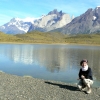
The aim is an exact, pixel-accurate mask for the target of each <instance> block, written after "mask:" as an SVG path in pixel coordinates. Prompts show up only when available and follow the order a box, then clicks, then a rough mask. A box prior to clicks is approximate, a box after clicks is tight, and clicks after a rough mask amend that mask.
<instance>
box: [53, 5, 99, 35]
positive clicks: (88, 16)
mask: <svg viewBox="0 0 100 100" xmlns="http://www.w3.org/2000/svg"><path fill="white" fill-rule="evenodd" d="M53 31H59V32H61V33H63V34H80V33H81V34H91V33H98V32H100V7H99V6H98V7H96V8H95V9H92V8H90V9H88V10H87V11H86V12H85V13H83V14H82V15H80V16H78V17H76V18H74V19H73V20H72V21H71V22H70V23H68V24H67V25H65V26H64V27H62V28H59V29H56V30H53Z"/></svg>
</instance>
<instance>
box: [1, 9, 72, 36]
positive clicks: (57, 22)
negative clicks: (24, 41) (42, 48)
mask: <svg viewBox="0 0 100 100" xmlns="http://www.w3.org/2000/svg"><path fill="white" fill-rule="evenodd" d="M71 20H72V18H71V17H70V15H68V14H65V13H63V12H62V11H60V12H58V11H57V10H56V9H54V10H53V11H51V12H49V13H48V14H47V15H44V16H42V17H40V18H36V19H34V18H25V19H20V18H13V19H11V20H10V22H8V23H6V24H4V25H2V26H1V27H0V31H2V32H4V33H8V34H18V33H20V34H21V33H27V32H30V31H33V30H39V31H43V32H45V31H50V30H54V29H56V28H61V27H63V26H64V25H66V24H68V23H69V22H71Z"/></svg>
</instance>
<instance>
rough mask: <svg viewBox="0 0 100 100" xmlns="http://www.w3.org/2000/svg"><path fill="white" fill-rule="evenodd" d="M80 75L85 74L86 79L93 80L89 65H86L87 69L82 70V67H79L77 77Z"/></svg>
mask: <svg viewBox="0 0 100 100" xmlns="http://www.w3.org/2000/svg"><path fill="white" fill-rule="evenodd" d="M81 75H83V76H85V78H86V79H91V80H93V76H92V70H91V68H90V67H88V70H87V71H82V68H81V69H80V71H79V78H80V79H82V78H81Z"/></svg>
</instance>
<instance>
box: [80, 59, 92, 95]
mask: <svg viewBox="0 0 100 100" xmlns="http://www.w3.org/2000/svg"><path fill="white" fill-rule="evenodd" d="M87 63H88V60H86V59H83V60H82V61H81V62H80V65H81V66H82V68H80V71H79V79H80V81H79V83H78V88H79V89H80V90H84V89H85V88H86V87H87V91H86V92H87V93H91V85H92V84H93V77H92V70H91V68H90V67H88V64H87Z"/></svg>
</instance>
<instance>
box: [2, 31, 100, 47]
mask: <svg viewBox="0 0 100 100" xmlns="http://www.w3.org/2000/svg"><path fill="white" fill-rule="evenodd" d="M0 42H12V43H47V44H55V43H60V44H66V43H74V44H89V45H100V34H79V35H64V34H61V33H48V32H47V33H43V32H38V31H33V32H29V33H26V34H17V35H8V34H5V33H2V32H0Z"/></svg>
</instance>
